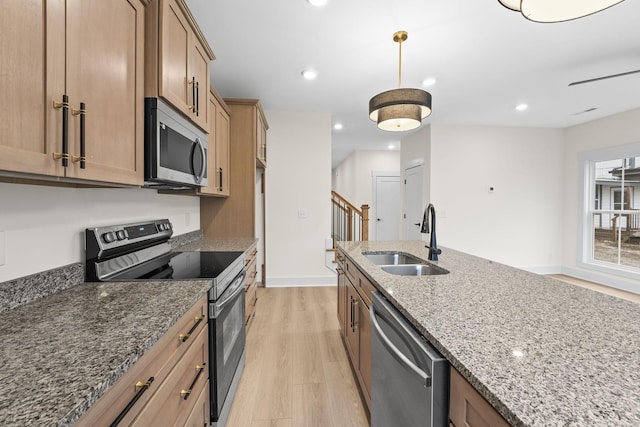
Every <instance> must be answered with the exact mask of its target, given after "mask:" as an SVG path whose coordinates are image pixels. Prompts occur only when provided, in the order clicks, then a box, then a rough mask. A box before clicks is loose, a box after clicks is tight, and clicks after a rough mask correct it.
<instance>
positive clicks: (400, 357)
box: [369, 305, 431, 388]
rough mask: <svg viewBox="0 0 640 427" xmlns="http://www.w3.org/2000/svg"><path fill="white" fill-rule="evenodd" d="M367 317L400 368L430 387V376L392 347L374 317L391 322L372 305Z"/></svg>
mask: <svg viewBox="0 0 640 427" xmlns="http://www.w3.org/2000/svg"><path fill="white" fill-rule="evenodd" d="M369 316H370V317H371V323H372V324H373V327H374V328H375V330H376V333H377V334H378V336H379V337H380V340H381V341H382V345H384V346H385V347H386V349H387V350H388V351H389V352H390V353H391V355H392V356H393V357H394V359H396V361H397V362H398V363H400V364H401V365H402V366H404V368H405V369H407V370H408V371H409V372H412V373H414V374H415V375H417V376H418V377H420V379H421V380H422V382H423V383H424V386H425V387H426V388H429V387H431V376H429V374H427V373H426V372H425V371H423V370H422V369H420V368H419V367H418V366H416V365H415V363H413V362H412V361H411V360H409V358H408V357H407V356H405V355H404V354H403V353H402V352H401V351H400V350H398V348H397V347H396V346H395V345H393V343H392V342H391V340H390V339H389V337H387V336H386V335H385V333H384V331H383V330H382V328H381V327H380V324H379V323H378V319H377V318H376V317H377V316H379V317H381V318H382V319H384V320H385V321H386V322H387V323H388V324H390V325H391V322H389V320H388V319H386V318H385V317H384V316H383V315H382V313H380V312H379V311H376V309H375V307H374V306H373V305H371V310H370V311H369Z"/></svg>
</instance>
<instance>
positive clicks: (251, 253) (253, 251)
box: [244, 245, 258, 266]
mask: <svg viewBox="0 0 640 427" xmlns="http://www.w3.org/2000/svg"><path fill="white" fill-rule="evenodd" d="M257 254H258V248H256V247H255V245H254V246H252V247H251V248H249V249H248V250H247V252H246V256H245V259H244V265H245V266H248V265H249V264H251V262H252V261H255V260H256V255H257Z"/></svg>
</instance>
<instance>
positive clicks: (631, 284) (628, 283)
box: [562, 266, 640, 294]
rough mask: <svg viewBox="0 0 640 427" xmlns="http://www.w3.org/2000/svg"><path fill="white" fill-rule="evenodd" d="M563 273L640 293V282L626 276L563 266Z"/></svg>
mask: <svg viewBox="0 0 640 427" xmlns="http://www.w3.org/2000/svg"><path fill="white" fill-rule="evenodd" d="M562 274H566V275H567V276H572V277H577V278H578V279H582V280H588V281H590V282H594V283H598V284H600V285H603V286H608V287H610V288H617V289H622V290H624V291H628V292H633V293H635V294H640V284H639V283H638V281H637V280H626V279H625V278H622V277H619V276H614V275H611V274H602V273H599V272H596V271H594V270H582V269H579V268H573V267H566V266H565V267H562Z"/></svg>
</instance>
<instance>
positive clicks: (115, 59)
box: [66, 0, 144, 185]
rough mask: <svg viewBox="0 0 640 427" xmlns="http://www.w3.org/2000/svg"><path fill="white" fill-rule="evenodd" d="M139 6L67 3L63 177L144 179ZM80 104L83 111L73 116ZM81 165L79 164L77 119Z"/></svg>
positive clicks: (120, 0)
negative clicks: (66, 121) (65, 161)
mask: <svg viewBox="0 0 640 427" xmlns="http://www.w3.org/2000/svg"><path fill="white" fill-rule="evenodd" d="M143 29H144V6H143V5H142V4H141V3H140V1H138V0H101V1H99V2H87V1H82V0H68V1H67V67H66V68H67V75H66V87H67V93H68V95H69V102H70V106H71V108H72V114H70V115H69V139H70V142H69V151H70V155H71V156H74V157H72V161H71V162H70V167H69V168H67V176H72V177H77V178H83V179H90V180H98V181H107V182H114V183H122V184H133V185H141V184H142V182H143V173H144V171H143V169H142V168H143V158H142V157H143V138H144V134H143V131H144V129H143V120H144V116H143V108H144V98H143V96H144V94H143V84H144V81H143V77H144V73H143V70H144V68H143V67H144V63H143V61H144V56H143V52H144V49H143V48H144V32H143ZM81 103H84V106H85V111H86V112H85V113H84V114H82V113H80V114H78V113H79V112H80V111H79V110H80V109H81ZM83 119H84V121H85V129H86V130H85V135H84V145H85V157H86V166H85V168H84V169H83V168H82V167H81V161H79V159H78V157H79V156H81V151H82V148H81V145H82V136H81V132H80V129H81V121H82V120H83Z"/></svg>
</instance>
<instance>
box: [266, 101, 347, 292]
mask: <svg viewBox="0 0 640 427" xmlns="http://www.w3.org/2000/svg"><path fill="white" fill-rule="evenodd" d="M265 114H266V116H267V121H268V122H269V131H268V134H267V149H268V163H267V169H266V192H267V194H266V209H267V218H266V223H267V225H266V235H267V239H266V244H267V247H266V256H267V259H266V270H267V278H266V283H267V286H269V287H270V286H288V285H326V284H335V282H336V276H335V274H334V273H333V272H332V271H331V270H330V269H329V268H327V267H326V266H325V246H324V245H325V239H326V238H329V237H331V115H330V114H329V113H296V112H285V111H266V112H265ZM299 210H305V211H306V213H307V218H305V219H301V218H298V211H299Z"/></svg>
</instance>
